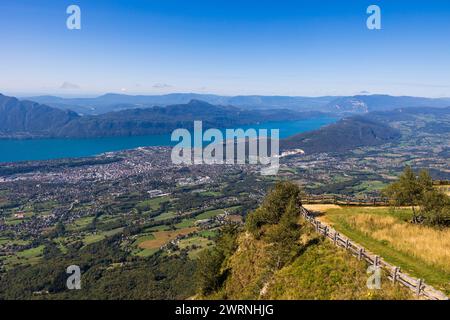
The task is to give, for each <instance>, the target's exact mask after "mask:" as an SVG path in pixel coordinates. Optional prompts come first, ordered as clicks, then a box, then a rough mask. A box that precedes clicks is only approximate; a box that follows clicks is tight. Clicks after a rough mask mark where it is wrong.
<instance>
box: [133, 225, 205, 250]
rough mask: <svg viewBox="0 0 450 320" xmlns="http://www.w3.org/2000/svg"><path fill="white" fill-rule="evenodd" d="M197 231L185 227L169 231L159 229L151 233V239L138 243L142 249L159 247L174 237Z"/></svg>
mask: <svg viewBox="0 0 450 320" xmlns="http://www.w3.org/2000/svg"><path fill="white" fill-rule="evenodd" d="M195 231H197V228H193V227H191V228H185V229H177V230H171V231H159V232H155V233H153V239H148V240H145V241H142V242H140V243H139V244H138V246H139V248H142V249H159V248H160V247H161V246H163V245H165V244H167V243H168V242H170V241H172V240H174V239H176V238H177V237H178V236H185V235H188V234H190V233H192V232H195Z"/></svg>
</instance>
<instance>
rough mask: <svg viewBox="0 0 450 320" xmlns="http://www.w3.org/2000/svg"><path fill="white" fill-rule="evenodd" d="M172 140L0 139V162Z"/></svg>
mask: <svg viewBox="0 0 450 320" xmlns="http://www.w3.org/2000/svg"><path fill="white" fill-rule="evenodd" d="M333 122H336V119H334V118H314V119H306V120H298V121H282V122H265V123H261V124H257V125H251V126H243V127H242V129H249V128H254V129H257V130H259V129H280V138H286V137H289V136H292V135H295V134H297V133H301V132H306V131H311V130H315V129H318V128H320V127H322V126H324V125H327V124H330V123H333ZM269 134H270V133H269ZM176 143H177V142H172V141H171V140H170V134H164V135H149V136H134V137H108V138H89V139H72V138H70V139H29V140H1V139H0V162H18V161H26V160H48V159H59V158H77V157H86V156H94V155H98V154H101V153H104V152H110V151H120V150H127V149H135V148H138V147H149V146H172V145H175V144H176ZM205 144H207V143H205Z"/></svg>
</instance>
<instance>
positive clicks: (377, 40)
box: [0, 0, 450, 97]
mask: <svg viewBox="0 0 450 320" xmlns="http://www.w3.org/2000/svg"><path fill="white" fill-rule="evenodd" d="M71 4H77V5H79V6H80V8H81V12H82V29H81V30H68V29H67V28H66V19H67V17H68V15H67V14H66V8H67V6H69V5H71ZM371 4H377V5H379V6H380V7H381V10H382V30H376V31H371V30H368V29H367V27H366V19H367V17H368V15H367V14H366V9H367V7H368V6H369V5H371ZM449 33H450V2H449V1H442V0H429V1H414V0H412V1H404V0H395V1H394V0H390V1H389V0H388V1H377V0H371V1H365V0H353V1H349V0H342V1H336V0H328V1H322V0H310V1H301V0H297V1H283V0H278V1H275V0H270V1H269V0H259V1H253V0H240V1H237V0H209V1H205V0H198V1H197V0H183V1H180V0H114V1H112V0H70V1H66V0H53V1H49V0H2V1H0V39H1V42H2V48H1V50H0V74H1V77H0V92H3V93H7V94H17V95H20V94H24V95H26V94H57V95H91V94H92V95H95V94H102V93H105V92H124V93H128V94H142V93H145V94H160V93H168V92H200V93H217V94H225V95H238V94H265V95H306V96H319V95H350V94H357V93H359V92H366V91H367V92H370V93H388V94H394V95H415V96H432V97H437V96H450V41H449V40H450V39H449V38H450V37H449ZM63 83H66V85H65V86H63Z"/></svg>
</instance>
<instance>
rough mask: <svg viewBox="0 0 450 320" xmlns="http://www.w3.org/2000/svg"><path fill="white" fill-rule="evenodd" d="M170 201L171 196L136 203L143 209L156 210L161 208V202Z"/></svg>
mask: <svg viewBox="0 0 450 320" xmlns="http://www.w3.org/2000/svg"><path fill="white" fill-rule="evenodd" d="M168 201H170V197H169V196H164V197H158V198H152V199H149V200H144V201H141V202H139V203H138V204H137V205H136V208H137V209H139V210H141V211H154V210H157V209H159V206H160V205H161V203H163V202H168Z"/></svg>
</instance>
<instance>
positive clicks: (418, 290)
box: [416, 279, 423, 296]
mask: <svg viewBox="0 0 450 320" xmlns="http://www.w3.org/2000/svg"><path fill="white" fill-rule="evenodd" d="M422 283H423V280H422V279H418V280H417V287H416V294H417V295H418V296H420V290H422Z"/></svg>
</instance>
